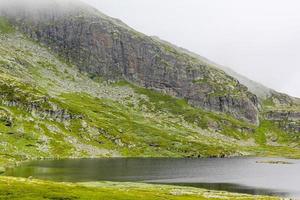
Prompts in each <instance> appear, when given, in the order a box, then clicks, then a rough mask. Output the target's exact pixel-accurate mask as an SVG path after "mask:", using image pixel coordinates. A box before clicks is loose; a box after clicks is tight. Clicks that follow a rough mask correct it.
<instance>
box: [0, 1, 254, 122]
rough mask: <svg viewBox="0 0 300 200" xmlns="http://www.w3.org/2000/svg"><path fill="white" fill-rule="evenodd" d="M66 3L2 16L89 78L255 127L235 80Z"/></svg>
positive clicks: (248, 100)
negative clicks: (144, 90) (167, 98)
mask: <svg viewBox="0 0 300 200" xmlns="http://www.w3.org/2000/svg"><path fill="white" fill-rule="evenodd" d="M47 2H48V4H47ZM66 2H68V1H66ZM66 2H65V3H64V4H62V3H59V1H51V0H49V1H45V2H44V3H43V6H36V8H34V9H33V8H28V9H26V7H25V8H24V7H17V6H15V7H14V12H11V9H5V10H4V11H2V13H3V15H4V16H6V17H8V18H9V19H10V21H11V22H12V24H14V26H15V27H17V28H18V29H20V30H21V31H22V32H24V33H26V34H27V35H28V36H29V37H31V38H32V39H34V40H36V41H39V42H41V43H43V44H45V45H47V46H48V47H49V48H51V50H52V51H54V52H55V53H57V54H59V55H61V56H62V57H63V58H64V59H66V60H68V61H69V62H71V63H75V64H76V66H78V67H79V69H80V70H81V71H84V72H87V73H89V74H90V76H92V77H94V76H100V77H103V78H105V79H109V80H123V79H124V80H127V81H129V82H132V83H134V84H138V85H140V86H143V87H146V88H151V89H155V90H158V91H161V92H163V93H166V94H169V95H172V96H176V97H179V98H184V99H186V100H187V101H188V102H189V103H190V104H191V105H193V106H196V107H200V108H204V109H206V110H210V111H215V112H222V113H227V114H230V115H232V116H234V117H236V118H238V119H242V120H246V121H248V122H250V123H253V124H258V119H259V113H258V100H257V97H256V95H254V94H252V93H250V92H249V91H248V90H247V88H246V87H245V86H243V85H242V84H240V83H239V82H238V81H237V80H236V79H235V78H232V77H230V76H228V75H227V74H225V73H224V72H223V71H221V70H219V69H216V68H213V67H210V66H209V65H207V64H205V63H203V62H200V61H199V60H198V59H195V58H194V57H192V56H190V55H189V54H186V53H183V52H180V51H178V50H177V49H176V48H174V47H173V46H171V45H168V44H166V43H163V42H160V41H157V40H155V39H153V38H151V37H148V36H145V35H143V34H141V33H138V32H136V31H134V30H132V29H131V28H129V27H127V26H126V25H124V24H123V23H122V22H120V21H118V20H116V19H112V18H109V17H107V16H105V15H103V14H101V13H100V12H98V11H96V10H94V9H93V8H90V7H88V6H86V5H84V4H81V3H79V2H77V3H72V2H69V4H70V5H69V4H68V3H66ZM44 4H46V6H45V5H44ZM6 10H9V12H6Z"/></svg>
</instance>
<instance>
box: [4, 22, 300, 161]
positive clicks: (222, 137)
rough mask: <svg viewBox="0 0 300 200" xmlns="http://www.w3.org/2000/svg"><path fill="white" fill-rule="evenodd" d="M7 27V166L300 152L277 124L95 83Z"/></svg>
mask: <svg viewBox="0 0 300 200" xmlns="http://www.w3.org/2000/svg"><path fill="white" fill-rule="evenodd" d="M0 21H1V23H0V29H1V30H3V31H2V34H1V35H0V72H1V73H0V88H1V93H0V94H1V102H0V137H1V142H0V146H1V147H2V148H1V149H0V163H1V162H6V163H7V162H10V161H12V162H14V161H18V160H26V159H39V158H64V157H103V156H152V157H153V156H154V157H157V156H169V157H170V156H171V157H182V156H190V157H208V156H220V157H221V156H226V155H245V154H246V155H249V154H254V153H255V154H257V151H256V149H258V146H260V148H262V149H265V151H264V153H263V155H266V154H268V152H272V155H273V154H274V151H273V149H274V148H273V147H272V146H274V145H273V144H271V143H270V142H269V141H270V140H272V141H274V140H276V146H283V147H282V148H283V149H285V151H286V149H289V152H293V153H292V154H291V155H290V156H297V157H298V155H299V154H300V153H298V152H299V150H298V149H290V148H289V147H287V145H289V144H290V143H291V142H293V143H294V146H297V145H299V140H298V138H297V137H298V136H297V135H296V136H297V137H296V136H295V135H291V134H288V133H285V132H283V131H281V130H280V129H278V128H276V125H274V124H273V123H272V122H265V121H263V122H262V123H261V126H260V127H259V128H256V127H254V126H252V125H250V124H247V123H245V122H241V121H238V120H236V119H233V118H232V117H230V116H227V115H224V114H216V113H210V112H206V111H203V110H201V109H196V108H193V107H191V106H190V105H188V104H187V102H186V101H185V100H182V99H176V98H173V97H170V96H167V95H163V94H160V93H158V92H155V91H152V90H149V89H144V88H140V87H137V86H134V85H131V84H129V83H126V82H119V83H108V82H107V81H104V80H101V79H100V78H94V77H89V75H87V74H83V73H80V72H79V71H78V70H77V68H76V66H73V65H71V64H68V63H65V62H64V61H63V59H60V58H59V57H57V56H55V55H53V54H51V53H49V51H48V49H46V48H44V47H42V46H40V45H38V44H36V43H35V42H33V41H30V40H29V39H27V38H26V37H24V36H23V35H21V34H18V33H17V32H15V31H14V30H13V28H12V27H10V26H9V24H8V23H7V22H5V20H4V19H1V20H0ZM62 112H63V113H64V114H61V113H62ZM51 113H52V114H51ZM53 113H54V114H53ZM65 114H67V115H69V116H71V118H70V117H69V118H68V117H67V118H65ZM116 124H117V126H116ZM274 138H275V139H274ZM273 143H274V142H273ZM12 144H13V145H12ZM66 147H68V148H66ZM278 149H280V148H278ZM276 152H278V153H276V155H277V156H278V155H281V154H282V152H281V151H276ZM283 155H286V154H283Z"/></svg>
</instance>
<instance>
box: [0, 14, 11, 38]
mask: <svg viewBox="0 0 300 200" xmlns="http://www.w3.org/2000/svg"><path fill="white" fill-rule="evenodd" d="M12 32H14V28H13V27H12V26H11V25H10V23H9V22H8V21H7V19H5V18H4V17H0V33H2V34H8V33H12Z"/></svg>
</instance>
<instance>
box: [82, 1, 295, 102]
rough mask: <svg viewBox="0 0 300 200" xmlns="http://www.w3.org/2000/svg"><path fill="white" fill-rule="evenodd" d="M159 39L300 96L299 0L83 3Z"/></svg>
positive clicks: (265, 83) (274, 87) (267, 84)
mask: <svg viewBox="0 0 300 200" xmlns="http://www.w3.org/2000/svg"><path fill="white" fill-rule="evenodd" d="M83 1H85V2H88V3H89V4H91V5H93V6H94V7H96V8H98V9H99V10H100V11H102V12H103V13H105V14H107V15H109V16H111V17H115V18H119V19H121V20H122V21H123V22H125V23H126V24H128V25H129V26H131V27H133V28H134V29H136V30H138V31H140V32H143V33H145V34H147V35H156V36H159V37H160V38H161V39H164V40H167V41H169V42H172V43H174V44H176V45H178V46H182V47H184V48H187V49H189V50H191V51H194V52H196V53H198V54H200V55H202V56H204V57H207V58H209V59H210V60H212V61H215V62H217V63H219V64H222V65H225V66H229V67H231V68H232V69H234V70H235V71H237V72H239V73H241V74H243V75H246V76H247V77H249V78H250V79H253V80H255V81H258V82H260V83H263V84H264V85H266V86H268V87H271V88H273V89H276V90H279V91H282V92H286V93H288V94H290V95H294V96H298V97H300V1H299V0H83Z"/></svg>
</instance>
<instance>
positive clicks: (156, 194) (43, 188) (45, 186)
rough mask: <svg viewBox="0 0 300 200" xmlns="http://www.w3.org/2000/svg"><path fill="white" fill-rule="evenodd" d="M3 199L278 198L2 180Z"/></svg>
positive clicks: (140, 186)
mask: <svg viewBox="0 0 300 200" xmlns="http://www.w3.org/2000/svg"><path fill="white" fill-rule="evenodd" d="M0 199H10V200H18V199H19V200H39V199H40V200H42V199H49V200H50V199H51V200H78V199H82V200H91V199H93V200H140V199H143V200H196V199H197V200H205V199H232V200H238V199H245V200H250V199H253V200H254V199H257V200H275V199H279V198H276V197H266V196H251V195H244V194H234V193H228V192H222V191H208V190H204V189H196V188H189V187H176V186H163V185H149V184H139V183H110V182H100V183H81V184H74V183H55V182H50V181H40V180H29V179H23V178H9V177H0Z"/></svg>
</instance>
